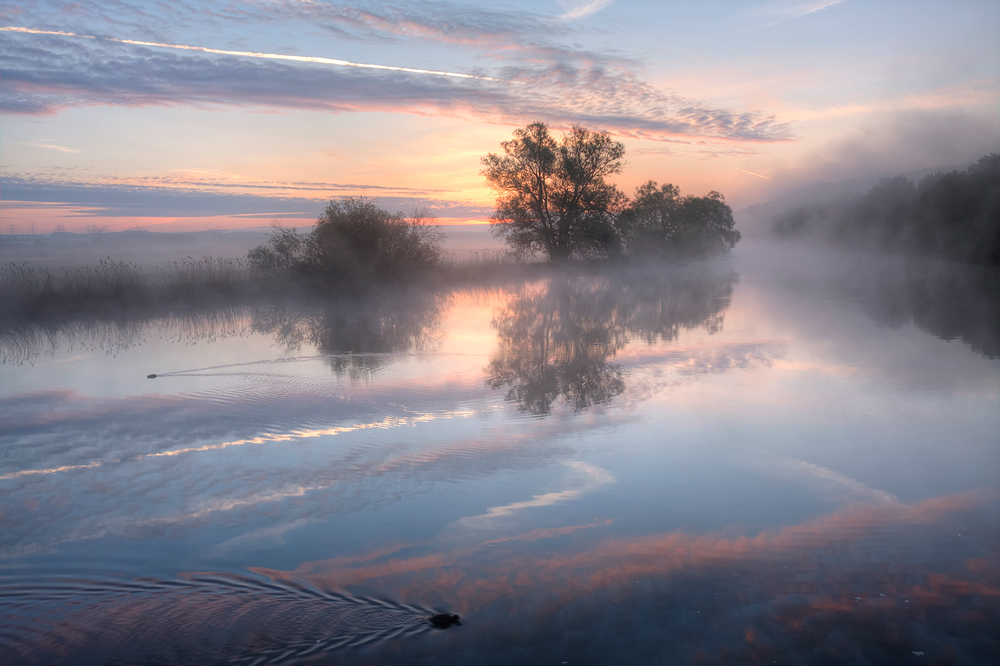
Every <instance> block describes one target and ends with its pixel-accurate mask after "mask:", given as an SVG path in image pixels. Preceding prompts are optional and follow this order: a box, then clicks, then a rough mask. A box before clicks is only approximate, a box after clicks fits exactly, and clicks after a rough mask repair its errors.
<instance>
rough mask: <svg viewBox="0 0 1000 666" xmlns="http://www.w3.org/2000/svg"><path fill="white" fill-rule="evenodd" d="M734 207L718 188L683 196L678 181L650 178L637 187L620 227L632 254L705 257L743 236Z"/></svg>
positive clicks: (734, 243)
mask: <svg viewBox="0 0 1000 666" xmlns="http://www.w3.org/2000/svg"><path fill="white" fill-rule="evenodd" d="M735 225H736V221H735V219H734V218H733V209H732V208H730V207H729V205H728V204H727V203H726V199H725V197H723V196H722V195H721V194H719V193H718V192H715V191H712V192H709V193H708V195H707V196H704V197H696V196H692V195H688V196H686V197H682V196H681V195H680V189H678V188H677V186H675V185H671V184H669V183H668V184H666V185H663V186H659V185H657V183H656V181H653V180H650V181H647V182H646V183H645V184H643V185H641V186H640V187H638V188H636V191H635V197H634V198H633V199H632V201H631V202H630V203H629V205H628V207H627V208H626V209H625V210H624V211H623V213H622V215H621V220H620V222H619V227H620V228H621V230H622V233H623V234H624V236H625V238H626V239H627V244H628V247H627V251H628V252H629V254H632V255H650V254H655V255H669V256H692V257H704V256H708V255H712V254H719V253H721V252H725V251H727V250H731V249H732V248H733V247H734V246H735V245H736V243H737V242H738V241H739V240H740V232H739V231H737V230H736V229H735Z"/></svg>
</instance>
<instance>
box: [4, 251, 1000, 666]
mask: <svg viewBox="0 0 1000 666" xmlns="http://www.w3.org/2000/svg"><path fill="white" fill-rule="evenodd" d="M874 261H875V260H874V259H872V258H871V257H867V258H866V257H846V258H845V257H837V256H832V255H823V254H812V255H810V256H809V257H808V258H807V260H805V261H803V260H802V257H801V255H800V254H797V253H795V252H794V251H792V250H787V249H786V250H781V251H775V250H768V249H766V248H753V247H748V248H746V249H741V250H740V252H739V253H737V254H736V255H735V257H734V258H733V260H732V261H730V262H726V263H721V264H702V265H694V266H687V267H677V268H672V269H669V270H662V269H661V270H652V269H645V270H640V269H635V270H631V271H624V272H607V273H604V274H601V275H591V276H582V275H556V276H552V277H551V278H547V279H544V280H539V281H536V282H529V283H513V284H504V285H501V286H496V287H490V288H476V289H463V290H457V291H453V292H438V293H434V294H429V293H416V292H406V293H387V294H383V295H379V296H373V297H371V298H369V299H366V300H365V301H364V302H363V303H360V302H355V303H345V302H332V303H328V304H316V303H313V304H309V305H287V306H280V307H279V306H244V307H233V308H230V309H221V310H213V311H191V312H184V313H179V314H176V315H175V316H166V315H164V314H162V313H161V314H160V315H158V316H157V317H156V318H148V317H146V318H143V317H139V316H124V315H123V316H121V317H119V318H116V319H101V318H94V319H90V320H86V321H79V320H76V321H68V322H56V323H53V322H49V323H47V324H44V325H43V324H37V325H30V326H29V325H20V324H17V325H14V324H11V323H9V322H7V323H5V324H4V326H5V328H3V366H2V369H0V373H2V374H0V379H2V382H0V662H3V663H5V664H6V663H39V664H60V663H65V664H90V663H150V662H152V663H237V664H243V663H246V664H256V663H266V664H270V663H304V662H309V663H335V664H341V663H343V664H367V663H394V664H406V663H420V664H473V663H474V664H487V663H496V664H525V663H531V664H535V663H537V664H571V665H577V664H671V663H678V664H685V663H709V664H712V663H720V664H722V663H739V662H763V663H774V662H776V663H830V664H840V663H843V664H861V663H873V664H874V663H935V664H940V663H956V664H990V663H997V662H998V661H1000V636H998V627H1000V558H998V553H1000V504H998V487H1000V444H998V442H1000V362H998V354H1000V322H998V316H997V307H998V306H997V300H998V299H997V291H996V285H997V280H996V276H995V275H991V274H982V273H977V272H971V273H970V272H957V273H956V272H952V271H950V270H948V269H945V268H942V267H940V266H937V267H933V266H932V267H926V266H915V265H912V264H906V263H905V262H889V261H885V262H884V263H879V264H878V267H877V268H876V267H875V266H876V264H875V263H874ZM151 373H155V374H156V375H157V377H156V378H155V379H147V375H148V374H151ZM438 612H450V613H457V614H460V615H461V617H462V624H461V626H452V627H449V628H447V629H435V628H434V627H432V625H431V624H430V623H429V622H428V618H429V617H430V616H431V615H432V614H434V613H438Z"/></svg>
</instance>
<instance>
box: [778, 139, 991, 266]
mask: <svg viewBox="0 0 1000 666" xmlns="http://www.w3.org/2000/svg"><path fill="white" fill-rule="evenodd" d="M771 232H772V233H773V234H774V235H776V236H781V237H786V238H787V237H795V236H799V237H802V236H808V235H812V236H818V237H820V238H823V237H825V238H827V239H831V240H834V241H836V242H838V243H842V244H844V245H853V246H858V247H867V248H874V249H879V250H887V251H892V252H914V253H918V254H928V255H937V256H939V257H944V258H947V259H951V260H954V261H963V262H969V263H981V264H992V265H1000V155H997V154H996V153H992V154H990V155H986V156H984V157H982V158H980V159H979V160H978V161H977V162H976V163H975V164H973V165H972V166H970V167H969V168H968V169H966V170H964V171H950V172H948V173H941V172H938V173H932V174H930V175H928V176H925V177H924V178H922V179H921V180H920V182H919V183H916V184H914V183H913V182H912V181H911V180H909V179H908V178H906V177H905V176H896V177H894V178H883V179H881V180H880V181H879V182H878V183H876V184H875V185H874V186H873V187H872V188H871V189H870V190H869V191H868V193H867V194H865V195H864V196H863V197H861V198H860V199H859V200H857V201H856V202H844V203H840V204H830V205H827V206H811V207H799V208H795V209H792V210H789V211H786V212H784V213H782V214H780V215H777V216H776V217H775V218H774V220H773V222H772V227H771Z"/></svg>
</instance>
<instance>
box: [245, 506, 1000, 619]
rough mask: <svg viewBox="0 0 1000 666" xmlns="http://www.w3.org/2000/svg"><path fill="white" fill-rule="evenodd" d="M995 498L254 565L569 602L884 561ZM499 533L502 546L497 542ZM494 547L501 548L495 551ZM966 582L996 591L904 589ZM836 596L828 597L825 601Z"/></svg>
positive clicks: (940, 579)
mask: <svg viewBox="0 0 1000 666" xmlns="http://www.w3.org/2000/svg"><path fill="white" fill-rule="evenodd" d="M997 497H998V492H997V489H995V488H989V489H981V490H976V491H970V492H966V493H961V494H955V495H947V496H942V497H935V498H933V499H929V500H924V501H921V502H917V503H914V504H910V505H904V504H883V505H878V506H872V505H864V504H855V505H850V506H847V507H846V508H844V509H843V510H842V511H838V512H836V513H833V514H828V515H826V516H822V517H819V518H817V519H815V520H812V521H810V522H808V523H805V524H802V525H792V526H785V527H782V528H779V529H776V530H768V531H764V532H760V533H759V534H757V535H755V536H735V537H734V536H729V535H726V534H705V535H694V534H686V533H683V532H674V533H670V534H655V535H650V536H640V537H632V538H611V539H604V540H602V541H599V542H597V543H592V544H589V545H587V546H585V547H583V548H581V549H579V550H569V551H567V552H552V551H551V550H548V551H544V552H542V553H541V554H535V553H539V552H540V551H539V550H536V551H534V552H531V551H527V550H525V549H523V548H519V547H517V546H516V545H512V544H516V543H517V541H518V540H522V541H538V540H541V539H545V538H550V537H560V536H565V535H566V534H567V533H571V532H577V531H579V530H584V529H585V528H597V529H599V528H600V527H602V526H604V525H607V524H608V523H607V522H596V523H591V524H588V525H580V526H569V527H564V528H555V529H552V530H532V531H531V532H528V533H525V534H522V535H518V536H514V537H511V538H508V539H492V540H486V541H483V542H481V543H479V544H469V545H462V546H458V547H454V546H452V545H449V544H447V543H444V544H441V545H442V546H445V547H444V548H441V549H440V550H437V551H436V552H432V553H427V552H426V548H421V550H422V551H423V552H421V553H420V554H416V555H412V556H410V555H406V554H404V551H405V550H406V549H407V548H408V546H399V547H398V548H395V549H383V550H379V551H375V552H372V553H369V554H367V555H360V556H354V557H349V558H335V559H330V560H322V561H317V562H306V563H303V564H302V565H301V566H299V567H298V568H296V569H295V570H293V571H278V570H272V569H264V568H254V569H252V570H253V571H255V572H256V573H259V574H262V575H265V576H268V577H270V578H272V579H274V580H290V579H299V580H306V581H308V582H310V583H312V584H314V585H316V586H318V587H320V588H321V589H327V590H339V589H346V588H351V587H364V588H369V589H392V590H393V591H394V593H395V594H396V595H398V596H399V598H404V599H405V598H419V597H421V596H426V595H427V594H428V592H431V593H432V594H435V595H438V596H440V597H441V598H444V599H450V600H452V603H453V604H454V605H455V608H459V609H462V610H463V611H465V612H468V611H469V609H471V608H474V607H476V606H483V605H487V604H490V603H493V602H495V601H498V600H501V599H504V598H519V597H524V596H526V595H528V596H530V595H532V594H534V593H535V592H536V591H537V590H544V591H545V594H546V595H551V596H553V597H555V596H558V597H564V598H565V599H564V600H565V601H566V602H568V601H569V600H570V599H572V598H577V597H581V596H586V595H589V594H593V593H595V592H597V591H598V590H599V589H615V588H618V587H619V586H628V585H630V584H632V583H634V582H635V581H636V580H637V579H640V578H642V577H649V576H663V575H670V574H677V573H682V572H691V571H694V570H698V569H703V568H705V567H709V568H717V567H737V568H739V567H741V566H751V567H753V566H758V567H764V568H771V566H772V565H773V564H774V563H776V562H782V563H795V564H796V565H797V566H798V567H800V568H803V569H805V570H807V571H815V570H816V567H818V566H824V565H836V564H837V563H839V562H844V561H851V560H852V559H855V558H857V559H861V560H863V561H865V562H868V561H871V560H874V561H876V562H881V561H883V560H884V559H885V558H886V557H891V555H885V554H882V553H879V552H878V549H879V548H880V547H886V546H887V545H890V544H888V541H887V539H890V538H889V537H887V535H890V534H893V533H894V532H896V531H897V530H899V529H900V528H909V529H917V530H922V529H940V527H935V526H944V525H952V524H954V521H955V520H956V519H957V518H958V517H959V516H960V515H961V514H965V513H968V512H973V511H977V510H980V511H981V510H983V509H984V508H986V507H987V506H988V505H990V504H992V503H994V502H995V501H996V499H997ZM928 526H930V527H928ZM897 533H898V532H897ZM866 540H870V541H868V542H866ZM501 542H503V543H505V544H506V546H500V544H501ZM431 546H433V544H431ZM498 547H500V548H502V550H497V548H498ZM890 547H891V545H890ZM873 549H874V551H875V552H874V553H872V550H873ZM902 568H903V569H906V567H902ZM966 570H967V573H968V574H969V575H970V576H973V575H979V574H983V573H984V572H986V573H990V574H995V573H996V571H997V562H996V560H993V561H992V563H990V562H988V561H986V560H984V559H981V558H980V559H975V560H970V561H969V563H968V566H967V568H966ZM928 573H929V572H928ZM799 587H806V588H807V587H809V586H808V585H805V586H799ZM963 589H965V590H972V589H975V592H976V593H977V594H982V595H986V596H988V597H990V598H993V599H996V600H1000V588H998V587H996V586H995V585H992V584H985V583H976V582H973V581H969V580H963V579H961V578H960V577H958V576H948V575H944V574H936V575H934V576H930V577H928V578H927V579H926V581H925V582H924V583H923V584H911V587H910V589H908V590H907V591H906V593H907V594H909V595H910V596H911V597H913V598H916V599H920V598H921V597H927V598H930V597H933V596H934V595H940V594H946V593H950V594H956V593H962V592H961V590H963ZM790 591H792V590H787V591H786V592H790ZM802 591H805V590H802ZM928 595H929V596H928ZM841 601H842V600H830V599H827V600H825V601H824V602H823V603H840V602H841Z"/></svg>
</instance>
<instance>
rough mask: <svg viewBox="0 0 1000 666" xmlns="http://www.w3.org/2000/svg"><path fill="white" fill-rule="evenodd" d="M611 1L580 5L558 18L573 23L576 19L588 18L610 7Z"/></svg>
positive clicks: (605, 0)
mask: <svg viewBox="0 0 1000 666" xmlns="http://www.w3.org/2000/svg"><path fill="white" fill-rule="evenodd" d="M612 2H613V0H593V1H592V2H588V3H585V4H582V5H577V6H575V7H572V8H571V9H569V10H568V11H567V12H566V13H565V14H562V15H561V16H560V17H559V18H560V19H562V20H563V21H574V20H576V19H581V18H583V17H585V16H590V15H591V14H596V13H597V12H599V11H601V10H602V9H604V8H605V7H607V6H608V5H610V4H611V3H612Z"/></svg>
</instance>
